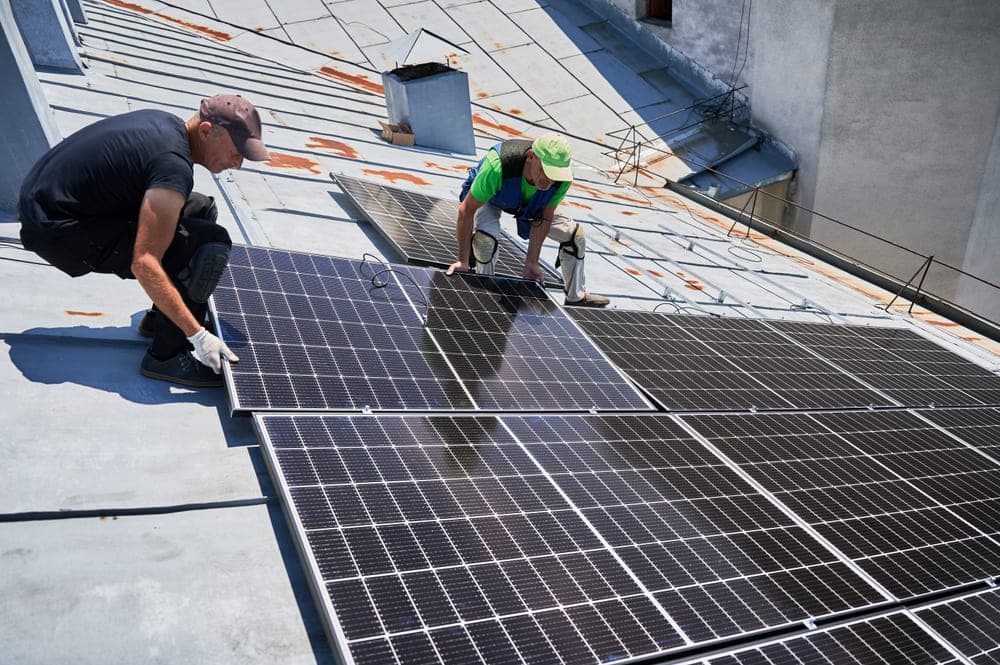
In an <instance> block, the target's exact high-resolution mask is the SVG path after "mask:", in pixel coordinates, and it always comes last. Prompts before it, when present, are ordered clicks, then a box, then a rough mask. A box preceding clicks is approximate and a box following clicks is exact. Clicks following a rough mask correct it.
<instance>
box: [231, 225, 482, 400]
mask: <svg viewBox="0 0 1000 665" xmlns="http://www.w3.org/2000/svg"><path fill="white" fill-rule="evenodd" d="M382 269H383V266H382V265H381V264H378V263H371V262H369V263H364V262H361V261H351V260H348V259H338V258H330V257H325V256H316V255H310V254H301V253H294V252H284V251H280V250H272V249H263V248H257V247H246V246H242V245H236V246H234V247H233V251H232V256H231V257H230V261H229V268H228V270H227V271H226V273H225V274H224V275H223V277H222V280H221V281H220V283H219V286H218V287H217V288H216V289H215V293H214V294H213V296H212V308H213V312H214V313H215V316H216V318H217V321H218V331H219V336H220V337H221V338H222V339H223V340H224V341H225V342H226V343H227V344H228V345H229V347H230V348H231V349H232V350H233V352H234V353H236V355H237V356H239V358H240V361H239V363H237V364H232V365H227V366H226V367H227V370H226V374H227V379H228V381H229V384H230V385H229V394H230V399H231V401H232V405H233V409H234V410H235V411H242V410H275V409H278V410H285V411H288V410H324V409H341V410H361V409H364V408H365V407H368V408H370V409H401V410H402V409H442V410H461V409H472V408H474V405H473V404H472V400H470V399H469V396H468V393H467V392H466V391H465V390H464V388H463V387H462V384H461V382H460V381H458V379H457V378H456V377H455V375H454V373H453V372H452V370H451V368H450V367H448V366H447V364H446V363H445V362H444V359H443V358H442V357H441V355H440V353H439V352H438V351H437V348H436V347H435V345H434V343H433V341H432V340H431V339H429V337H428V334H427V331H426V330H425V328H424V325H423V320H422V318H421V316H420V315H418V313H417V312H416V311H415V310H414V308H413V306H412V305H411V304H410V302H409V300H408V299H407V298H406V296H405V294H404V293H403V291H402V290H401V289H399V288H398V285H397V284H396V282H395V281H394V280H393V279H392V276H391V275H389V274H386V273H383V274H382V275H380V276H376V273H378V272H379V271H381V270H382ZM378 285H385V286H384V287H382V288H380V287H379V286H378Z"/></svg>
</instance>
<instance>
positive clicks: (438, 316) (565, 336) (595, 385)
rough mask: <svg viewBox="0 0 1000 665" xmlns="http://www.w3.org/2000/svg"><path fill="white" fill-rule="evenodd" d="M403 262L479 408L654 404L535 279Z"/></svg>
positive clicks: (429, 320) (447, 354)
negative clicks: (458, 271)
mask: <svg viewBox="0 0 1000 665" xmlns="http://www.w3.org/2000/svg"><path fill="white" fill-rule="evenodd" d="M399 270H400V271H401V274H403V275H408V276H409V278H410V279H409V280H403V282H404V283H405V282H407V281H412V282H413V284H415V285H417V286H419V287H420V290H421V297H424V298H426V301H425V302H424V303H423V306H425V307H426V312H427V317H426V319H427V321H426V330H428V331H429V332H430V333H431V334H432V335H433V337H434V339H435V340H436V341H437V343H438V344H439V345H440V348H441V351H442V353H443V354H444V357H445V358H446V359H447V361H448V363H449V364H450V365H451V366H452V367H454V368H455V371H456V373H457V374H458V376H460V377H462V382H463V384H464V385H465V386H466V388H467V389H468V391H469V394H470V395H471V396H472V399H473V400H474V402H475V403H476V404H477V405H478V406H479V408H481V409H487V410H504V411H506V410H515V411H518V410H520V411H551V410H563V409H569V410H577V411H580V410H595V409H596V410H606V409H611V410H650V409H652V407H651V405H650V404H649V403H648V402H647V401H646V400H645V399H644V398H643V397H642V396H641V395H640V394H639V393H638V392H637V391H636V390H635V388H634V387H633V386H632V384H631V383H630V382H629V381H628V379H627V378H626V377H625V376H624V375H623V374H622V373H621V371H620V370H619V369H618V368H617V367H615V366H614V365H613V364H612V363H611V362H609V361H608V360H607V358H605V357H604V356H603V355H602V354H601V353H600V351H599V350H598V349H597V348H596V347H595V346H594V345H593V343H592V342H591V341H590V340H589V339H588V338H587V336H586V335H585V334H584V333H583V332H582V331H581V330H580V329H579V328H578V327H577V326H576V325H574V324H573V322H572V320H570V318H569V317H568V316H567V315H566V313H565V311H564V310H562V309H560V308H559V307H558V306H557V305H556V304H555V303H554V302H553V301H552V300H551V299H550V298H549V297H548V295H547V294H546V293H545V291H543V290H542V289H541V288H540V287H539V286H538V285H537V284H536V283H534V282H528V281H524V280H511V279H503V278H492V277H484V276H480V275H473V274H462V275H452V276H450V277H449V276H446V275H445V274H444V273H442V272H439V271H432V270H425V269H420V268H399ZM417 306H418V308H419V307H421V306H422V305H421V303H417Z"/></svg>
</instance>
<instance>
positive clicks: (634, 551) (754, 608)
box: [501, 415, 886, 643]
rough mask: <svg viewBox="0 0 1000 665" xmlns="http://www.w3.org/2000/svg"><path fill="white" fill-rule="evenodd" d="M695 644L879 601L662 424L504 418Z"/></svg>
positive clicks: (659, 420) (700, 449)
mask: <svg viewBox="0 0 1000 665" xmlns="http://www.w3.org/2000/svg"><path fill="white" fill-rule="evenodd" d="M501 420H502V421H503V422H504V423H505V424H507V425H508V426H509V427H510V429H511V432H512V433H513V434H514V436H515V438H517V440H519V441H521V442H522V443H524V444H525V447H526V449H527V450H528V452H529V453H530V454H531V456H532V458H534V459H535V460H536V461H537V462H538V463H539V464H540V465H541V467H542V468H543V469H544V470H545V471H546V473H547V474H548V476H549V477H551V478H552V480H553V482H554V483H555V484H556V485H557V486H558V487H559V488H560V489H561V490H562V492H563V493H564V494H565V495H566V496H567V497H568V498H569V499H570V500H571V501H572V503H573V505H574V506H576V507H577V508H579V510H580V512H581V514H582V515H583V517H584V518H585V519H586V521H587V522H588V524H590V525H592V526H593V528H594V529H595V531H596V532H597V533H599V534H600V535H601V538H602V539H603V540H604V541H605V542H607V543H608V544H609V545H610V546H611V548H612V549H613V551H614V552H615V553H616V554H617V556H618V557H619V558H620V559H621V560H622V561H624V562H625V563H626V564H627V565H628V566H629V567H630V568H631V569H632V570H633V571H634V572H635V574H636V576H637V577H638V579H639V580H641V582H642V584H643V586H644V588H646V589H648V590H649V591H651V592H652V593H653V594H654V597H655V598H656V599H657V600H658V601H659V602H660V603H661V604H662V605H663V607H665V608H666V609H667V611H668V612H669V613H670V615H671V617H672V618H673V619H674V621H676V622H677V624H678V625H679V627H680V628H681V630H682V631H683V632H684V634H685V635H686V636H688V637H689V638H690V639H691V640H692V641H693V642H696V643H701V642H709V641H712V640H717V639H720V638H723V637H728V636H732V635H739V634H745V633H751V632H754V631H759V630H764V629H768V628H773V627H775V626H782V625H787V624H790V623H793V622H797V621H803V620H805V619H808V618H810V617H820V616H826V615H831V614H835V613H839V612H844V611H848V610H853V609H857V608H861V607H868V606H871V605H874V604H878V603H880V602H884V601H885V600H886V598H885V597H884V596H882V595H881V594H879V593H878V592H876V591H875V589H874V588H873V587H871V586H870V585H868V584H867V583H866V582H865V581H864V580H863V579H862V578H861V577H860V576H859V575H857V574H856V573H855V572H854V571H853V570H851V569H850V568H849V567H848V566H847V565H846V564H845V563H843V562H842V561H840V560H839V559H838V558H837V557H836V556H835V555H834V554H832V553H831V552H830V551H829V550H828V549H826V548H825V547H824V546H823V545H821V544H820V543H819V542H818V541H816V540H815V539H814V538H813V537H812V536H810V535H809V534H808V533H807V532H806V531H805V530H804V529H802V528H801V527H799V526H797V525H796V524H795V523H794V522H793V521H792V520H791V519H790V518H789V517H787V516H786V515H785V514H784V513H782V512H781V511H780V510H779V509H778V508H776V507H775V506H774V504H773V503H772V502H771V501H769V500H768V499H767V498H765V497H764V496H763V495H762V494H761V493H760V492H758V491H756V490H755V489H753V488H752V487H751V486H750V484H749V483H747V482H746V481H745V480H743V479H742V478H740V476H738V475H737V474H736V473H735V472H734V471H733V470H732V469H730V468H729V467H727V466H726V465H725V464H724V463H723V462H722V461H720V460H719V459H718V458H717V457H716V456H715V455H713V454H712V453H711V452H709V451H708V449H706V448H705V447H704V446H703V445H702V444H700V443H698V442H697V441H696V440H695V439H694V438H693V437H692V436H691V435H690V434H687V433H686V432H685V431H684V430H683V429H682V428H681V427H680V426H679V425H678V424H676V423H675V422H674V421H673V420H672V419H671V418H670V417H668V416H655V415H649V416H638V415H622V416H610V415H609V416H544V417H543V416H520V417H515V416H504V417H502V419H501Z"/></svg>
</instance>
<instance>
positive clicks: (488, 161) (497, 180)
mask: <svg viewBox="0 0 1000 665" xmlns="http://www.w3.org/2000/svg"><path fill="white" fill-rule="evenodd" d="M571 184H572V183H569V182H560V183H558V184H557V185H553V187H558V188H559V189H557V190H556V193H555V196H553V197H552V199H551V200H550V201H549V205H550V206H552V207H555V206H557V205H559V203H560V202H561V201H562V200H563V197H564V196H566V192H568V191H569V186H570V185H571ZM502 185H503V168H502V167H501V166H500V155H498V154H497V151H496V150H494V149H493V148H490V149H489V151H488V152H487V153H486V158H485V159H484V160H483V165H482V166H480V167H479V172H478V173H476V179H475V180H473V181H472V188H471V189H470V190H469V193H470V194H472V196H473V197H474V198H475V199H476V200H477V201H481V202H483V203H486V202H487V201H489V200H490V199H492V198H493V197H494V196H496V193H497V192H499V191H500V187H501V186H502ZM536 191H538V190H537V188H536V187H535V186H534V185H531V184H528V181H527V179H525V177H524V176H521V203H522V204H523V203H527V202H528V201H529V200H530V199H531V197H532V196H534V195H535V192H536Z"/></svg>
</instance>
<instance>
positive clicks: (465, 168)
mask: <svg viewBox="0 0 1000 665" xmlns="http://www.w3.org/2000/svg"><path fill="white" fill-rule="evenodd" d="M424 166H426V167H427V168H429V169H437V170H439V171H458V172H459V173H465V172H467V171H468V170H469V167H468V166H464V165H463V164H455V165H453V166H445V165H444V164H438V163H437V162H424Z"/></svg>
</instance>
